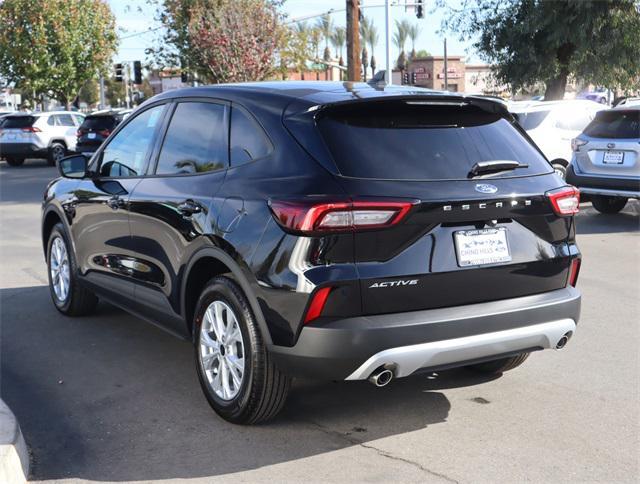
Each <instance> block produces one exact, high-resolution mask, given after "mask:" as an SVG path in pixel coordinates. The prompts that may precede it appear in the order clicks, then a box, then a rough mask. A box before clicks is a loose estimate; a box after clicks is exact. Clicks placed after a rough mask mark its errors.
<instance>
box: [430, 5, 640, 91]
mask: <svg viewBox="0 0 640 484" xmlns="http://www.w3.org/2000/svg"><path fill="white" fill-rule="evenodd" d="M439 4H440V7H441V8H445V9H447V15H445V19H446V20H445V24H444V27H445V28H447V29H449V30H452V31H456V32H461V38H463V39H464V38H477V39H478V40H477V41H476V42H475V43H474V47H475V48H476V49H477V50H478V51H479V53H480V55H481V56H482V57H483V58H484V59H485V60H487V61H489V62H491V63H493V64H495V72H494V74H495V76H496V78H497V79H498V80H499V81H500V82H504V83H509V84H511V86H512V88H513V89H514V90H518V89H521V88H525V87H527V86H531V85H534V84H535V83H538V82H541V83H543V84H544V85H545V99H546V100H551V99H562V97H563V95H564V91H565V88H566V85H567V80H568V79H569V78H570V77H572V78H575V79H577V80H579V81H583V82H586V83H593V84H596V85H600V86H606V87H609V88H623V89H624V88H625V87H628V86H630V85H632V84H634V83H636V84H637V83H638V82H639V80H640V79H639V77H640V76H639V74H638V73H640V4H639V3H638V1H637V0H605V1H602V0H558V1H547V0H510V1H504V0H462V2H461V5H460V8H457V7H451V5H450V4H448V3H447V2H446V1H445V0H439Z"/></svg>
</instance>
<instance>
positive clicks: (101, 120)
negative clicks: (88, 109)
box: [80, 116, 116, 129]
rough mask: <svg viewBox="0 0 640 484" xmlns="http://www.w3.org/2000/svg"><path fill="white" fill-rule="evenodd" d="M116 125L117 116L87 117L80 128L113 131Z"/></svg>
mask: <svg viewBox="0 0 640 484" xmlns="http://www.w3.org/2000/svg"><path fill="white" fill-rule="evenodd" d="M115 125H116V120H115V116H87V117H86V118H84V121H83V122H82V126H80V127H81V128H83V129H113V127H114V126H115Z"/></svg>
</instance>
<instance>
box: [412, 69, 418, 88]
mask: <svg viewBox="0 0 640 484" xmlns="http://www.w3.org/2000/svg"><path fill="white" fill-rule="evenodd" d="M417 81H418V74H416V73H415V72H412V73H411V85H413V86H415V85H416V84H417Z"/></svg>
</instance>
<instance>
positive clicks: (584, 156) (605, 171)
mask: <svg viewBox="0 0 640 484" xmlns="http://www.w3.org/2000/svg"><path fill="white" fill-rule="evenodd" d="M581 139H583V140H585V141H587V143H586V144H584V145H582V146H581V147H580V148H579V151H578V152H577V153H576V163H577V164H578V168H579V170H580V171H581V172H582V173H585V174H588V175H594V176H603V177H621V178H622V177H636V178H637V177H640V109H612V110H608V111H601V112H599V113H598V114H597V116H596V118H595V119H594V120H593V122H592V123H591V124H589V126H587V127H586V129H585V130H584V134H583V136H581Z"/></svg>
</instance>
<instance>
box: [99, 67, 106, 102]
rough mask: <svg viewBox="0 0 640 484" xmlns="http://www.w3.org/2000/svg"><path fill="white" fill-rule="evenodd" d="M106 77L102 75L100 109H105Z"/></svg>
mask: <svg viewBox="0 0 640 484" xmlns="http://www.w3.org/2000/svg"><path fill="white" fill-rule="evenodd" d="M104 105H105V102H104V76H103V75H102V74H100V109H104Z"/></svg>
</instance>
